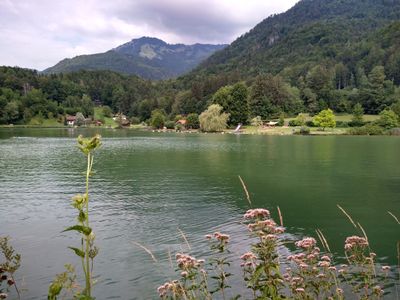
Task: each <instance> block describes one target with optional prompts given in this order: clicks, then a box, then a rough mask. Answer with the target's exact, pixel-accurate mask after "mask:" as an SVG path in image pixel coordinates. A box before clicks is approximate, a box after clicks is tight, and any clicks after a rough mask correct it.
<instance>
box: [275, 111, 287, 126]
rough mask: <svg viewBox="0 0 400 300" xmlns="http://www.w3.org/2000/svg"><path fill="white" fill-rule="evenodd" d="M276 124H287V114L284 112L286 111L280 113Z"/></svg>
mask: <svg viewBox="0 0 400 300" xmlns="http://www.w3.org/2000/svg"><path fill="white" fill-rule="evenodd" d="M276 125H278V126H283V125H285V114H284V113H281V114H280V115H279V120H278V124H276Z"/></svg>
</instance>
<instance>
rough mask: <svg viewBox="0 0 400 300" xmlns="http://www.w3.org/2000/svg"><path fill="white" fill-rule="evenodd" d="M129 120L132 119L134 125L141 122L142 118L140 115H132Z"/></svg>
mask: <svg viewBox="0 0 400 300" xmlns="http://www.w3.org/2000/svg"><path fill="white" fill-rule="evenodd" d="M129 121H131V124H134V125H136V124H140V119H139V118H138V117H131V118H130V119H129Z"/></svg>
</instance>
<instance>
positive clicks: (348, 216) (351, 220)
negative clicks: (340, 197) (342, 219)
mask: <svg viewBox="0 0 400 300" xmlns="http://www.w3.org/2000/svg"><path fill="white" fill-rule="evenodd" d="M337 207H338V208H339V209H340V210H341V211H342V212H343V213H344V214H345V216H346V217H347V218H349V220H350V222H351V223H352V224H353V226H354V227H355V228H357V225H356V223H355V222H354V221H353V219H352V218H351V217H350V215H349V214H348V213H347V212H346V211H345V210H344V209H343V208H342V207H341V206H340V205H339V204H337Z"/></svg>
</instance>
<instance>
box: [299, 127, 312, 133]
mask: <svg viewBox="0 0 400 300" xmlns="http://www.w3.org/2000/svg"><path fill="white" fill-rule="evenodd" d="M300 134H303V135H308V134H310V128H308V127H305V126H302V127H301V128H300Z"/></svg>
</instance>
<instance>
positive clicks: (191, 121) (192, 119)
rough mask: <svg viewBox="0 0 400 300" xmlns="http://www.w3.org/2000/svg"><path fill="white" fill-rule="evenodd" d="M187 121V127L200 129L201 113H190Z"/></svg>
mask: <svg viewBox="0 0 400 300" xmlns="http://www.w3.org/2000/svg"><path fill="white" fill-rule="evenodd" d="M186 122H187V123H186V126H187V128H191V129H198V128H199V127H200V122H199V115H198V114H196V113H193V114H188V116H187V117H186Z"/></svg>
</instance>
